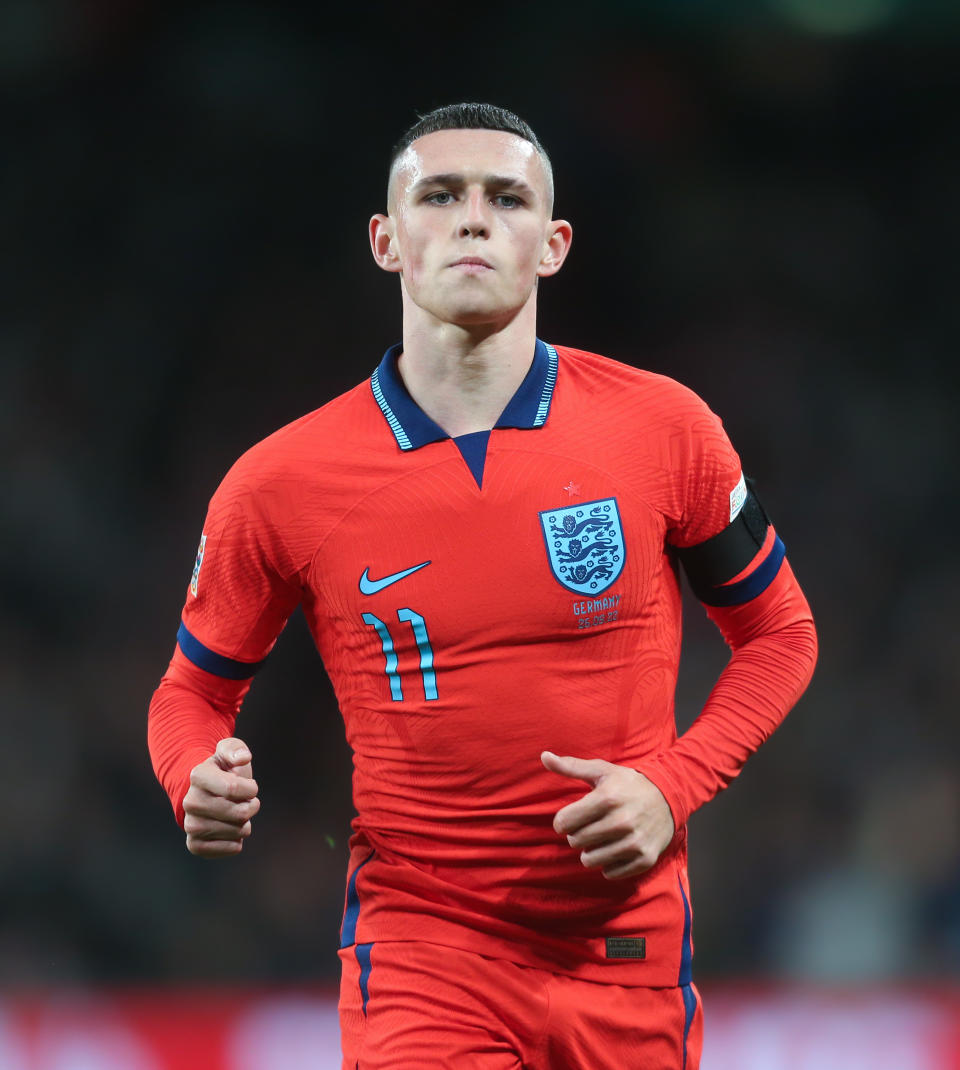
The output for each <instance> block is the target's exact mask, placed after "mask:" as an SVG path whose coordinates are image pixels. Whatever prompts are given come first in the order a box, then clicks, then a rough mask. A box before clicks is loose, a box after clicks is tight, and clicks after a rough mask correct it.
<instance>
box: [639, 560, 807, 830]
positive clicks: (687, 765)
mask: <svg viewBox="0 0 960 1070" xmlns="http://www.w3.org/2000/svg"><path fill="white" fill-rule="evenodd" d="M708 613H709V615H710V617H711V618H712V619H713V620H714V622H715V623H716V624H717V625H718V627H719V628H720V629H721V631H722V632H723V634H724V637H725V639H726V640H727V642H728V644H729V645H730V647H731V649H732V655H731V658H730V661H729V663H728V664H727V666H726V668H725V669H724V670H723V672H722V673H721V674H720V677H719V679H718V680H717V683H716V684H715V686H714V688H713V690H712V691H711V693H710V697H709V698H708V699H707V702H706V704H705V705H704V708H703V710H702V712H701V713H700V715H699V717H698V718H697V719H696V721H694V723H693V724H692V725H691V727H690V728H689V729H688V730H687V731H686V732H685V733H684V734H683V735H682V736H681V737H680V738H679V739H678V740H677V741H676V742H675V743H674V744H673V746H671V747H670V748H668V749H667V750H665V751H664V752H662V753H661V754H658V755H655V756H653V757H651V758H650V759H648V760H647V761H645V762H643V763H641V764H640V765H639V766H638V767H637V768H638V769H639V771H640V772H641V773H643V774H644V775H645V776H647V777H649V779H650V780H652V781H653V782H654V783H655V784H656V785H657V787H658V788H659V789H660V790H661V792H662V793H663V795H664V797H665V798H666V799H667V802H668V804H669V805H670V809H671V811H672V813H673V817H674V822H675V824H676V826H677V828H678V829H679V828H680V827H681V826H682V825H683V824H684V823H685V822H686V820H687V818H688V817H689V816H690V814H692V813H693V812H694V811H695V810H696V809H697V808H698V807H700V806H702V805H703V804H704V803H705V802H707V801H709V800H710V799H712V798H713V797H714V796H715V795H716V794H717V793H718V792H719V791H721V790H722V789H723V788H725V787H726V786H727V785H728V784H729V783H730V782H731V780H733V778H734V777H735V776H736V775H737V774H738V773H739V772H740V770H741V768H742V767H743V764H744V762H745V761H746V760H747V758H748V757H749V756H750V755H751V754H752V753H753V752H754V751H755V750H756V749H757V748H758V747H759V746H760V744H761V743H763V742H764V740H766V739H767V738H769V736H770V735H771V734H772V733H773V731H774V730H775V729H776V728H777V726H778V725H779V724H780V723H781V721H783V719H784V717H786V715H787V713H788V712H789V711H790V709H791V708H792V707H793V705H794V704H795V703H796V701H797V699H799V697H800V696H801V695H802V694H803V691H804V690H805V688H806V686H807V684H808V683H809V682H810V678H811V676H812V674H813V668H814V665H815V663H816V657H817V636H816V631H815V629H814V625H813V618H812V615H811V613H810V608H809V606H808V605H807V601H806V599H805V598H804V596H803V592H802V591H801V590H800V587H799V585H798V584H797V581H796V579H795V578H794V575H793V572H792V570H791V569H790V566H789V563H788V562H786V561H784V562H783V564H782V566H781V569H780V573H779V574H778V576H777V578H776V579H775V580H774V582H773V583H772V584H771V585H770V587H768V588H767V590H766V591H764V592H763V594H762V595H760V596H759V597H758V598H756V599H754V600H753V601H752V602H750V603H747V604H746V605H742V606H735V607H728V608H716V607H715V608H710V609H708Z"/></svg>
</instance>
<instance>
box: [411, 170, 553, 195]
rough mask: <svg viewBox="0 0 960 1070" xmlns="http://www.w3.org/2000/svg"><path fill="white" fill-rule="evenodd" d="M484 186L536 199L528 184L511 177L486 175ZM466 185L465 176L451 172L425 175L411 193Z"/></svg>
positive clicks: (460, 187)
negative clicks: (430, 188) (431, 187)
mask: <svg viewBox="0 0 960 1070" xmlns="http://www.w3.org/2000/svg"><path fill="white" fill-rule="evenodd" d="M483 184H484V186H486V187H488V188H492V189H511V190H517V191H518V192H519V193H525V194H526V195H527V196H528V197H535V196H536V192H535V190H533V189H532V188H531V187H530V186H529V185H527V183H526V182H524V181H523V180H522V179H520V178H514V177H512V176H511V175H484V176H483ZM465 185H466V179H465V178H464V176H463V175H461V174H457V173H456V172H451V173H448V174H441V175H425V176H424V177H423V178H421V179H419V180H418V181H417V182H415V183H414V184H413V186H411V187H410V191H411V193H416V192H417V191H418V190H421V189H425V188H426V187H428V186H450V187H452V188H454V189H462V188H463V187H464V186H465Z"/></svg>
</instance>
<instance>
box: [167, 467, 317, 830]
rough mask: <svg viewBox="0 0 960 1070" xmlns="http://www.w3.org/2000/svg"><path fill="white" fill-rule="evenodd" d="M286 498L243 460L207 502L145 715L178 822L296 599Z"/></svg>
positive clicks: (295, 571) (296, 580)
mask: <svg viewBox="0 0 960 1070" xmlns="http://www.w3.org/2000/svg"><path fill="white" fill-rule="evenodd" d="M287 497H288V495H285V494H281V493H278V492H277V491H275V490H274V489H272V488H271V485H270V483H269V481H265V480H263V479H262V478H261V477H259V474H258V473H257V471H256V469H255V466H253V465H252V464H251V463H250V462H249V461H248V460H247V459H245V458H241V460H240V461H239V462H238V463H237V465H235V466H234V468H233V469H231V471H230V472H229V473H228V474H227V477H226V478H225V479H224V481H223V483H222V484H221V485H220V487H219V488H218V490H217V492H216V493H215V494H214V496H213V499H212V500H211V502H210V506H209V509H208V512H207V517H206V521H205V523H204V526H203V534H202V535H201V538H200V545H199V548H198V550H197V557H196V561H195V564H194V568H193V575H192V576H191V579H190V584H189V586H188V589H187V594H186V602H185V604H184V607H183V613H182V615H181V622H180V628H179V631H178V632H177V645H176V648H175V650H174V653H173V657H172V659H171V661H170V664H169V666H168V668H167V671H166V672H165V673H164V676H163V678H162V680H161V681H160V685H159V687H158V688H157V690H156V691H155V692H154V694H153V698H152V700H151V702H150V709H149V714H148V728H147V738H148V745H149V749H150V755H151V760H152V762H153V768H154V772H155V773H156V775H157V778H158V780H159V781H160V783H161V784H162V785H163V787H164V789H165V790H166V792H167V795H168V796H169V798H170V802H171V804H172V806H173V809H174V813H175V814H176V817H177V821H178V822H179V823H180V824H181V826H182V824H183V820H184V814H183V797H184V795H185V794H186V792H187V789H188V787H189V778H190V771H191V770H192V769H193V767H194V766H195V765H197V764H199V763H200V762H202V761H203V760H205V759H206V758H208V757H209V756H210V755H211V754H212V753H213V751H214V749H215V748H216V745H217V742H218V741H219V740H220V739H223V738H225V737H228V736H231V735H233V732H234V723H235V719H236V715H237V712H238V710H239V708H240V704H241V703H242V701H243V698H244V696H245V695H246V693H247V691H248V690H249V687H250V683H251V680H252V678H253V676H254V674H255V673H256V672H257V670H258V669H259V668H260V666H261V665H262V664H263V662H264V660H265V659H266V657H267V655H268V654H269V652H270V650H271V649H272V648H273V645H274V643H275V642H276V639H277V636H278V635H279V634H280V632H281V631H282V630H283V628H284V626H285V624H286V622H287V619H288V618H289V617H290V614H291V613H292V612H293V611H294V609H295V608H296V606H297V604H298V603H299V601H300V597H301V586H300V576H299V572H298V569H297V567H296V563H295V562H294V560H293V559H292V557H291V556H290V554H289V553H288V551H287V548H286V546H285V544H284V541H283V538H282V533H281V530H280V526H281V525H280V523H279V519H280V518H279V516H278V514H279V513H280V510H281V507H282V506H283V504H284V499H285V498H287Z"/></svg>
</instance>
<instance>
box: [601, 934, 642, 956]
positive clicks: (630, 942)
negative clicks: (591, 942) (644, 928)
mask: <svg viewBox="0 0 960 1070" xmlns="http://www.w3.org/2000/svg"><path fill="white" fill-rule="evenodd" d="M646 957H647V938H646V937H645V936H608V937H607V958H608V959H645V958H646Z"/></svg>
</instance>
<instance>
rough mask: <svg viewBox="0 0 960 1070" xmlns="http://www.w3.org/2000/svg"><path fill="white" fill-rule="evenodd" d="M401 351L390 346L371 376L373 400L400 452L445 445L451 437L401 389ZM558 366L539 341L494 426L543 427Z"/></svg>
mask: <svg viewBox="0 0 960 1070" xmlns="http://www.w3.org/2000/svg"><path fill="white" fill-rule="evenodd" d="M402 350H403V347H402V345H399V344H398V345H394V346H391V347H390V348H389V349H388V350H387V352H386V353H385V354H384V357H383V360H382V361H381V362H380V364H379V366H378V367H377V369H376V371H374V373H373V374H372V375H371V376H370V389H371V391H372V392H373V397H374V400H375V401H376V403H377V405H378V406H379V408H380V411H381V412H382V413H383V415H384V418H385V419H386V421H387V423H388V424H389V425H390V430H391V431H392V432H393V436H394V438H395V439H396V440H397V445H399V447H400V449H402V450H404V451H407V450H416V449H419V448H420V447H421V446H427V445H429V444H430V443H431V442H444V441H446V440H448V439H449V437H450V436H449V435H448V434H447V433H446V431H444V430H443V428H442V427H440V426H438V425H437V424H436V423H434V421H433V420H431V419H430V417H429V416H428V415H427V414H426V413H425V412H424V411H423V409H421V408H420V406H419V405H417V403H416V402H415V401H414V400H413V398H412V397H411V396H410V394H409V392H408V391H407V388H406V386H404V383H403V379H402V377H401V375H400V372H399V371H398V369H397V358H398V357H399V356H400V354H401V353H402ZM558 365H559V360H558V357H557V351H556V350H555V349H554V348H553V346H551V345H547V343H546V342H542V341H541V340H540V339H539V338H538V339H537V340H536V343H535V345H534V350H533V359H532V361H531V363H530V367H529V369H528V371H527V374H526V376H525V377H524V380H523V382H522V383H521V384H520V386H519V387H518V388H517V391H516V393H515V394H514V395H513V397H512V398H511V399H510V401H509V402H508V403H507V406H506V408H505V409H504V410H503V412H502V413H501V414H500V419H499V420H497V423H496V425H495V426H496V427H498V428H506V427H512V428H517V429H520V430H524V429H528V430H529V429H534V428H540V427H543V425H544V424H545V423H546V422H547V419H548V417H549V415H550V403H551V401H552V399H553V391H554V387H555V386H556V382H557V369H558Z"/></svg>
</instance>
